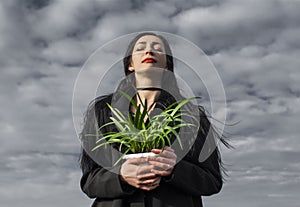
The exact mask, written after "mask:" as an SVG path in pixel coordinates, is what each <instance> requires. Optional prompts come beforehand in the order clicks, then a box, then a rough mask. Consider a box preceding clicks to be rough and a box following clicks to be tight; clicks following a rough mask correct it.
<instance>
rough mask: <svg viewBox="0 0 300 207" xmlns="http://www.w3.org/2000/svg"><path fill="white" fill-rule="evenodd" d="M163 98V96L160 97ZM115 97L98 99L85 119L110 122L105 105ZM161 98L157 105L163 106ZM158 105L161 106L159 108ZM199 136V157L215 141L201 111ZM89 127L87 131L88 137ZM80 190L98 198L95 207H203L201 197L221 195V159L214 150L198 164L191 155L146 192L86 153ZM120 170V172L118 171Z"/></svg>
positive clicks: (197, 151)
mask: <svg viewBox="0 0 300 207" xmlns="http://www.w3.org/2000/svg"><path fill="white" fill-rule="evenodd" d="M160 97H161V96H160ZM111 98H112V96H111V95H110V96H105V97H101V98H98V99H97V100H96V103H95V104H93V107H90V108H89V109H88V111H87V116H86V119H89V118H91V117H89V116H90V114H93V113H94V111H95V112H96V117H97V118H96V119H97V122H98V126H101V125H102V124H103V123H106V122H107V121H109V116H110V111H109V109H108V107H107V106H106V103H110V102H111ZM165 100H166V99H165V98H159V99H158V102H164V101H165ZM157 105H158V104H157ZM200 126H201V129H202V130H199V133H198V136H197V138H196V141H195V144H194V146H193V147H194V150H195V151H196V153H194V154H196V155H199V153H200V151H201V148H202V146H203V144H204V141H205V139H212V140H214V138H213V133H208V131H209V127H210V123H209V121H208V119H207V117H206V116H205V114H204V113H203V111H202V110H201V117H200ZM88 128H90V126H86V125H85V127H84V130H83V133H86V132H87V131H88V130H89V129H88ZM87 163H89V167H84V166H82V169H83V176H82V178H81V182H80V185H81V189H82V191H83V192H84V193H85V194H86V195H87V196H88V197H90V198H96V200H95V201H94V203H93V205H92V207H123V206H124V207H142V206H147V207H183V206H187V207H201V206H202V199H201V196H203V195H204V196H209V195H212V194H215V193H218V192H219V191H220V190H221V188H222V176H221V172H220V158H219V153H218V149H217V148H215V149H214V150H213V152H212V153H211V155H210V156H209V157H208V159H206V160H205V161H204V162H199V161H198V156H189V153H188V154H187V155H186V156H185V157H184V158H183V159H182V160H181V161H179V162H178V163H177V164H176V165H175V167H174V170H173V172H172V174H171V175H170V176H168V177H163V178H162V179H161V182H160V185H159V187H157V188H156V189H154V190H152V191H143V190H140V189H137V188H135V187H133V186H130V185H128V184H126V183H124V182H122V181H121V180H120V177H119V174H117V173H113V172H111V171H110V170H107V169H105V168H103V167H101V166H99V165H98V164H96V163H95V162H94V161H93V160H92V159H91V158H90V157H89V156H88V155H87V154H86V152H85V151H84V150H83V158H82V164H83V165H85V164H87ZM117 170H118V169H117Z"/></svg>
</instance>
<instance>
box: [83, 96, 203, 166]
mask: <svg viewBox="0 0 300 207" xmlns="http://www.w3.org/2000/svg"><path fill="white" fill-rule="evenodd" d="M120 93H121V94H122V95H123V96H125V97H126V98H127V99H128V100H129V101H130V103H131V104H132V106H133V107H134V109H135V111H136V113H135V115H134V116H132V115H131V113H130V112H128V115H127V117H126V116H125V115H124V114H123V113H122V112H121V111H120V110H119V109H117V108H114V107H112V106H111V105H110V104H108V103H107V105H108V107H109V109H110V110H111V112H112V115H113V116H111V117H110V120H111V121H110V122H108V123H106V124H104V125H102V126H101V127H100V128H99V130H101V129H102V128H103V127H105V126H108V125H115V126H116V127H117V129H118V131H117V132H115V131H113V132H107V133H103V134H102V135H103V136H101V137H99V138H98V139H97V140H96V146H95V147H94V148H93V149H92V151H94V150H97V149H98V148H100V147H103V146H106V145H109V144H117V145H118V148H119V151H123V155H122V156H121V157H120V158H119V159H118V160H117V161H116V162H115V163H114V165H116V164H118V163H119V162H120V161H121V160H122V159H129V158H136V157H146V156H155V155H156V154H154V153H152V152H151V150H152V149H162V150H163V149H164V148H165V146H171V144H172V138H175V139H176V140H177V141H178V143H179V145H180V147H181V149H183V146H182V142H181V140H180V136H179V133H178V131H179V129H180V128H181V127H199V126H195V124H192V123H188V122H186V121H184V119H183V118H182V117H183V116H188V117H192V118H193V116H192V115H191V114H189V113H188V112H183V111H180V109H181V108H182V107H183V106H184V105H185V104H187V103H188V102H190V101H191V100H193V99H196V98H199V97H193V98H187V99H183V100H181V101H177V102H175V103H173V104H171V105H170V106H168V107H167V108H166V109H165V110H163V111H162V112H161V113H160V114H158V115H154V116H152V117H150V115H149V113H148V106H147V101H145V102H143V101H142V100H141V97H140V96H139V94H138V93H137V98H138V99H139V100H140V103H141V105H138V104H137V103H136V101H134V99H132V98H131V97H130V96H129V95H128V94H126V93H125V92H123V91H120ZM141 108H142V109H141ZM145 119H147V121H146V122H145ZM86 136H93V135H91V134H86Z"/></svg>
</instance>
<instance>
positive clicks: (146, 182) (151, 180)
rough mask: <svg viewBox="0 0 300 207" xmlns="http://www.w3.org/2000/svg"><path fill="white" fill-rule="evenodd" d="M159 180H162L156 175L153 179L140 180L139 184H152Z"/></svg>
mask: <svg viewBox="0 0 300 207" xmlns="http://www.w3.org/2000/svg"><path fill="white" fill-rule="evenodd" d="M159 180H160V177H158V176H156V175H155V177H154V178H152V179H146V180H139V181H138V184H139V185H152V184H155V183H158V182H159Z"/></svg>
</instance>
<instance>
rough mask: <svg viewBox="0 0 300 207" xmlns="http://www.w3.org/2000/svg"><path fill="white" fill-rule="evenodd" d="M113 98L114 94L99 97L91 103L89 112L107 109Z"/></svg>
mask: <svg viewBox="0 0 300 207" xmlns="http://www.w3.org/2000/svg"><path fill="white" fill-rule="evenodd" d="M112 96H113V94H108V95H103V96H98V97H97V98H95V99H93V100H92V101H91V102H90V103H89V106H88V110H100V109H104V108H106V107H107V104H108V103H109V104H110V103H111V99H112Z"/></svg>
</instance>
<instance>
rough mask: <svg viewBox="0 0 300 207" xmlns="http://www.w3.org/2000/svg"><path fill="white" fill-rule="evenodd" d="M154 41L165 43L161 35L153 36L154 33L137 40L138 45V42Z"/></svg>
mask: <svg viewBox="0 0 300 207" xmlns="http://www.w3.org/2000/svg"><path fill="white" fill-rule="evenodd" d="M152 42H155V43H159V44H161V45H164V43H163V41H162V40H161V39H160V38H159V37H156V36H153V35H145V36H142V37H141V38H139V39H138V40H137V41H136V45H137V44H144V43H152Z"/></svg>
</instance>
